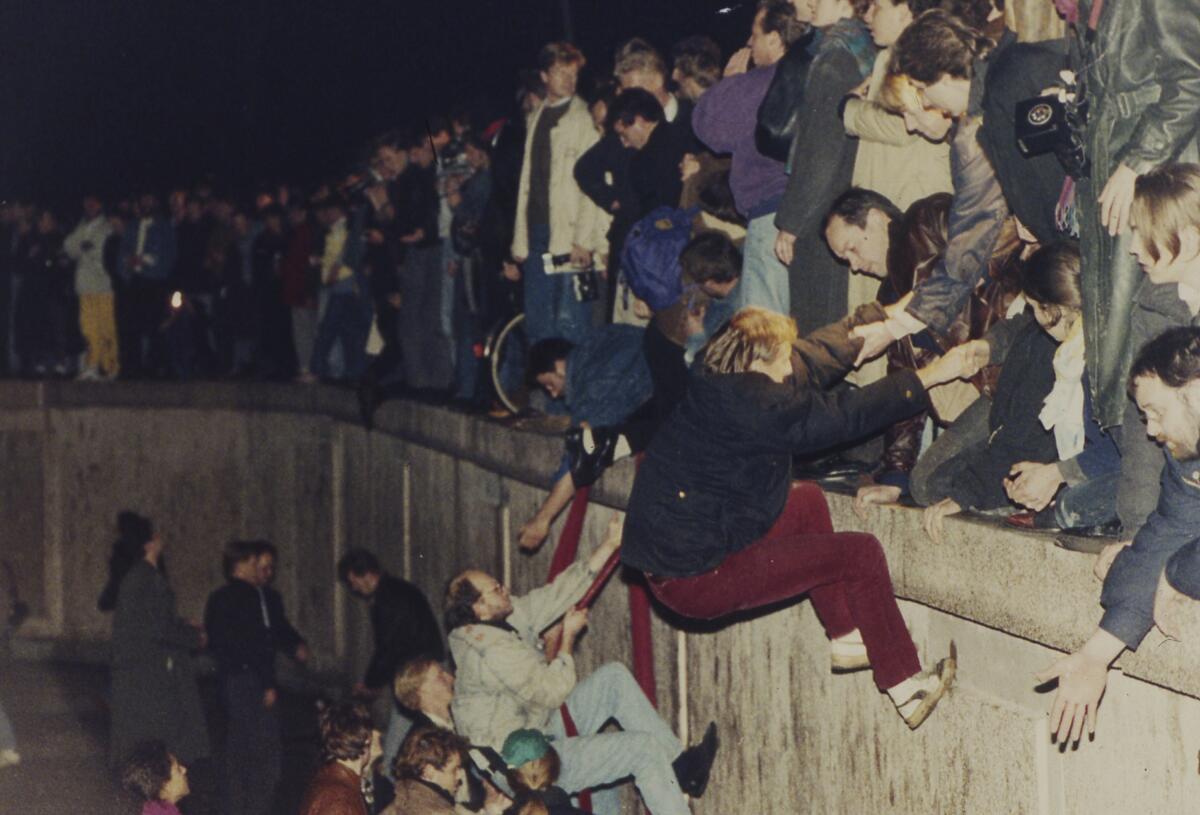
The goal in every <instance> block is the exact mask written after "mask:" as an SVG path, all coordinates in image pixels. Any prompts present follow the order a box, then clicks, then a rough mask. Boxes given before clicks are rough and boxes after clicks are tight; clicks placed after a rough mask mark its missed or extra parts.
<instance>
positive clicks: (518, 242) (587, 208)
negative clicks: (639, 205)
mask: <svg viewBox="0 0 1200 815" xmlns="http://www.w3.org/2000/svg"><path fill="white" fill-rule="evenodd" d="M584 63H585V60H584V57H583V54H581V53H580V52H579V50H578V49H577V48H576V47H575V46H573V45H571V44H570V43H566V42H553V43H550V44H549V45H547V46H545V47H544V48H543V49H542V52H541V54H540V55H539V56H538V65H539V68H540V69H541V77H542V81H543V82H545V83H546V99H545V101H544V102H542V104H541V105H540V106H539V107H538V108H537V109H536V110H535V111H534V112H533V113H532V115H530V117H529V126H528V128H527V130H526V136H525V159H524V162H523V164H522V166H521V183H520V187H519V191H518V195H517V217H516V223H515V224H514V228H513V243H512V256H513V260H515V261H516V262H517V263H518V264H520V265H521V267H522V268H521V273H522V276H523V278H524V281H525V331H526V333H527V334H528V335H529V340H530V342H537V341H538V340H543V339H547V338H550V337H562V338H564V339H568V340H571V341H572V342H579V341H580V340H582V339H583V338H584V337H585V336H586V335H587V332H588V329H589V328H590V327H591V311H592V306H591V303H590V302H580V301H579V299H578V298H577V297H576V294H575V286H574V279H573V278H574V275H571V274H548V272H549V271H550V270H549V269H547V268H546V265H545V263H544V261H543V255H544V254H547V253H548V254H550V255H556V256H557V255H569V256H570V258H571V266H573V267H576V268H587V267H589V266H591V264H592V251H591V250H592V249H593V248H594V247H590V246H589V245H588V244H589V243H591V242H592V238H593V236H594V235H595V234H596V230H595V228H594V222H595V219H596V218H597V217H599V215H600V210H599V209H598V208H597V207H596V205H595V204H593V203H592V201H591V200H590V199H589V198H588V197H587V196H586V195H584V194H583V191H582V190H581V189H579V185H578V184H577V183H576V182H575V162H576V160H578V158H579V157H580V156H581V155H583V153H584V152H585V151H586V150H587V149H588V148H589V147H591V146H592V145H593V144H595V143H596V142H597V141H598V140H599V138H600V136H599V134H598V133H597V132H596V128H595V125H594V124H593V123H592V117H591V114H590V113H589V112H588V106H587V103H586V102H584V101H583V100H582V99H580V98H579V97H578V96H576V95H575V84H576V81H577V80H578V78H579V70H580V69H581V68H582V67H583V65H584Z"/></svg>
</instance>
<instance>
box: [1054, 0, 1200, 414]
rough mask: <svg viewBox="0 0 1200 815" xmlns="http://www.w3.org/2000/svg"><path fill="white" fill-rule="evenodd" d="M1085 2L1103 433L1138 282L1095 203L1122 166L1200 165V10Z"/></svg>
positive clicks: (1090, 296)
mask: <svg viewBox="0 0 1200 815" xmlns="http://www.w3.org/2000/svg"><path fill="white" fill-rule="evenodd" d="M1095 3H1096V0H1079V8H1078V12H1079V17H1078V22H1076V23H1074V24H1073V25H1072V26H1071V32H1070V44H1071V65H1072V67H1073V68H1074V69H1075V72H1076V76H1077V77H1078V79H1079V81H1080V82H1081V84H1082V90H1083V93H1084V95H1085V97H1086V99H1087V101H1088V121H1087V126H1086V132H1085V133H1084V137H1085V144H1086V149H1087V157H1088V159H1089V160H1090V161H1091V177H1090V179H1084V180H1082V181H1081V182H1080V185H1079V190H1078V192H1077V193H1076V198H1075V200H1076V204H1077V206H1078V212H1079V237H1080V246H1081V249H1082V252H1083V265H1082V269H1081V273H1082V281H1081V282H1082V286H1083V306H1084V313H1083V319H1084V331H1085V332H1086V334H1085V342H1086V344H1087V349H1088V351H1087V355H1088V376H1089V379H1090V381H1091V384H1092V388H1093V399H1094V402H1095V407H1096V413H1097V417H1098V419H1099V421H1100V423H1101V425H1102V426H1106V427H1107V426H1110V425H1113V424H1119V423H1120V422H1121V418H1122V413H1123V412H1124V407H1125V402H1126V400H1127V396H1126V393H1125V380H1126V378H1127V372H1128V370H1129V364H1130V361H1131V360H1132V356H1133V350H1134V349H1133V346H1132V343H1131V341H1130V327H1129V321H1130V315H1131V312H1132V309H1133V301H1134V296H1135V293H1136V290H1137V287H1138V285H1139V283H1140V282H1141V277H1142V272H1141V270H1140V269H1139V268H1138V265H1137V264H1136V263H1134V262H1133V259H1132V258H1131V257H1130V256H1129V254H1128V234H1125V235H1122V236H1120V237H1119V238H1116V239H1114V238H1112V237H1110V236H1109V235H1108V231H1107V230H1106V229H1104V228H1103V227H1102V225H1101V224H1100V212H1099V210H1100V207H1099V204H1098V203H1097V202H1096V198H1097V196H1098V195H1099V194H1100V191H1101V190H1103V189H1104V185H1105V183H1107V181H1108V179H1109V177H1110V176H1111V175H1112V172H1113V170H1114V169H1115V168H1116V167H1117V165H1118V164H1121V163H1123V164H1125V165H1126V166H1127V167H1129V168H1130V169H1131V170H1133V171H1134V172H1137V173H1144V172H1146V171H1147V170H1150V169H1151V168H1153V167H1157V166H1159V165H1162V164H1165V163H1168V162H1171V161H1194V160H1195V158H1196V122H1197V115H1198V114H1200V0H1106V2H1105V3H1104V8H1103V11H1102V13H1101V14H1100V18H1099V20H1098V21H1097V26H1096V30H1095V31H1094V32H1090V31H1089V30H1088V19H1089V17H1090V15H1091V13H1092V9H1093V6H1094V5H1095Z"/></svg>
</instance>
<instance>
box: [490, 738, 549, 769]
mask: <svg viewBox="0 0 1200 815" xmlns="http://www.w3.org/2000/svg"><path fill="white" fill-rule="evenodd" d="M548 752H550V742H548V741H546V737H545V736H544V735H542V732H541V731H540V730H528V729H525V730H514V731H513V732H511V733H509V734H508V738H507V739H505V740H504V748H503V749H502V750H501V751H500V757H501V758H503V759H504V763H505V764H507V765H508V766H509V767H514V768H515V767H520V766H521V765H522V764H528V763H529V762H530V761H537V760H538V759H539V758H541V757H542V756H544V755H546V753H548Z"/></svg>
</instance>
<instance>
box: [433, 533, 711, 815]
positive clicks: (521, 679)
mask: <svg viewBox="0 0 1200 815" xmlns="http://www.w3.org/2000/svg"><path fill="white" fill-rule="evenodd" d="M620 542H621V533H620V522H619V521H618V520H614V521H613V522H612V523H611V524H610V525H609V529H608V536H607V537H606V539H605V541H604V543H602V544H601V545H600V546H599V548H597V549H596V551H595V552H593V553H592V555H591V556H590V557H589V558H588V559H587V560H586V561H577V562H575V563H573V564H572V565H571V566H569V567H568V568H566V569H565V570H564V571H563V572H562V573H561V574H559V576H558V577H556V578H555V579H554V580H553V582H551V583H550V584H548V585H546V586H544V587H542V588H539V589H535V590H534V591H531V592H529V593H528V594H526V595H523V596H521V597H512V596H511V595H510V594H509V591H508V588H507V587H506V586H504V585H503V584H502V583H500V581H498V580H497V579H496V578H494V577H492V576H491V575H489V574H487V573H485V572H481V571H477V570H471V571H466V572H463V573H462V574H460V575H458V576H457V577H455V578H454V579H452V580H451V581H450V583H449V585H448V586H447V588H446V599H445V612H446V628H447V630H448V631H449V632H450V633H449V636H448V641H449V643H450V652H451V654H452V655H453V657H454V662H455V664H456V665H457V666H458V677H457V681H456V689H455V696H454V702H453V705H452V709H453V711H454V721H455V723H456V724H457V726H458V729H459V730H460V732H461V733H462V734H463V735H464V736H466V737H467V738H468V739H469V740H470V741H471V742H472V743H473V744H477V745H485V746H488V747H491V748H493V749H495V750H500V749H501V748H502V747H503V746H504V740H505V739H506V738H507V737H508V735H509V734H510V733H512V732H513V731H514V730H520V729H523V728H532V729H535V730H540V731H542V732H544V733H545V734H546V735H547V736H549V737H550V739H551V741H552V742H553V744H554V748H555V750H556V751H557V752H558V754H559V756H560V757H561V758H562V775H561V777H560V778H559V782H558V783H559V785H560V786H561V787H562V788H563V789H564V790H566V791H567V792H568V793H570V794H575V793H578V792H581V791H583V790H588V789H593V788H595V787H600V786H605V785H609V784H612V783H613V782H616V781H619V780H621V779H623V778H628V777H632V778H633V780H634V783H635V784H636V785H637V788H638V791H639V792H641V794H642V800H643V802H644V803H645V804H646V807H647V808H648V809H649V810H650V811H652V812H653V813H654V815H688V813H689V810H688V805H687V801H686V799H685V798H684V793H685V792H686V793H688V794H690V795H692V796H693V797H698V796H700V795H702V794H703V792H704V788H705V787H706V786H707V783H708V774H709V770H710V769H711V767H712V762H713V757H714V756H715V754H716V749H717V744H716V732H715V728H714V727H713V726H711V725H710V727H709V732H708V733H707V734H706V735H705V740H704V742H702V743H701V744H700V745H697V746H695V747H692V748H689V749H687V750H684V749H683V746H682V745H681V744H680V742H679V739H677V738H676V737H675V734H674V733H672V732H671V728H670V727H669V726H668V725H667V723H666V722H664V721H663V719H662V717H661V716H659V714H658V711H656V710H655V709H654V707H653V706H652V705H651V704H650V702H649V700H648V699H647V698H646V695H645V693H643V692H642V689H641V688H640V687H639V686H638V684H637V682H636V681H635V680H634V678H633V676H632V675H631V674H630V673H629V670H628V669H627V668H626V667H625V666H624V665H620V664H617V663H609V664H607V665H603V666H601V667H600V668H599V669H598V670H596V671H595V672H593V673H592V675H591V676H589V677H587V678H586V679H584V680H583V681H582V682H578V681H577V676H576V673H575V659H574V657H573V656H572V651H573V650H574V647H575V642H576V639H577V638H578V636H579V635H580V634H581V633H582V631H583V628H584V626H585V625H586V624H587V611H586V610H579V609H573V608H572V606H573V605H574V604H575V603H576V602H577V601H578V600H579V599H580V598H581V597H582V596H583V594H584V593H585V592H586V591H587V588H588V586H589V585H590V584H591V582H592V580H593V579H594V578H595V577H596V575H597V574H598V573H599V572H600V570H601V568H602V567H603V566H604V564H605V563H606V562H607V561H608V559H609V557H610V556H611V555H612V553H613V552H614V551H615V550H616V549H617V547H618V546H619V545H620ZM560 618H561V619H562V644H561V647H560V648H559V651H558V654H557V655H556V656H554V657H553V658H552V659H549V661H547V654H545V653H544V652H543V651H542V650H541V649H540V648H539V639H538V638H539V635H540V634H541V633H542V632H543V631H545V630H546V629H547V628H549V627H550V626H551V625H552V624H553V623H555V621H557V620H559V619H560ZM563 705H565V706H566V708H567V709H568V710H569V712H570V717H571V719H573V720H574V722H575V725H576V727H577V730H578V733H579V735H578V736H577V737H568V736H567V725H566V723H565V722H564V717H563V713H562V712H561V710H560V708H561V707H562V706H563ZM610 719H612V720H615V721H616V722H617V723H618V724H619V725H620V726H621V728H622V731H621V732H618V733H609V732H605V733H601V732H600V729H601V728H602V727H603V726H604V725H605V723H607V722H608V721H609V720H610ZM615 792H616V791H615V790H612V789H605V790H597V791H595V792H593V794H592V800H593V803H594V804H595V811H596V813H598V815H606V813H615V812H619V811H620V801H619V797H618V796H616V795H615Z"/></svg>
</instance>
